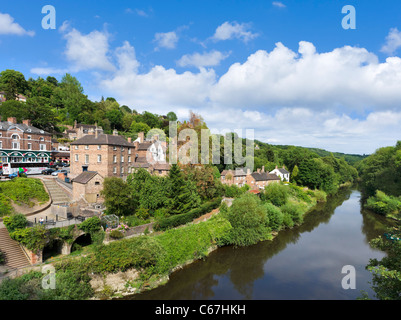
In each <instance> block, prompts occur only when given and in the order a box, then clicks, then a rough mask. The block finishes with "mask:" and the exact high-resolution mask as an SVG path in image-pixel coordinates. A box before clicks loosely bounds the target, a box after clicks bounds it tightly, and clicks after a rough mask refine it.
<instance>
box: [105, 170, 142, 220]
mask: <svg viewBox="0 0 401 320" xmlns="http://www.w3.org/2000/svg"><path fill="white" fill-rule="evenodd" d="M102 195H103V196H104V200H105V205H106V207H107V211H108V213H110V214H115V215H117V216H124V215H130V214H133V212H134V211H135V202H134V200H133V199H132V193H131V189H130V187H129V185H128V184H127V183H126V182H124V181H123V180H122V179H120V178H116V177H108V178H105V179H104V183H103V190H102Z"/></svg>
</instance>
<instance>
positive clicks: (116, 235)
mask: <svg viewBox="0 0 401 320" xmlns="http://www.w3.org/2000/svg"><path fill="white" fill-rule="evenodd" d="M110 237H111V238H113V239H121V238H124V234H123V233H122V232H121V231H118V230H112V231H111V232H110Z"/></svg>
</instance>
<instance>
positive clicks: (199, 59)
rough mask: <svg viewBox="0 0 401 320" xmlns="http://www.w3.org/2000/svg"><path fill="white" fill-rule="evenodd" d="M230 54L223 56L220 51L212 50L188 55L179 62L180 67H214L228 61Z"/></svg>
mask: <svg viewBox="0 0 401 320" xmlns="http://www.w3.org/2000/svg"><path fill="white" fill-rule="evenodd" d="M229 55H230V54H223V53H221V52H220V51H217V50H212V51H210V52H204V53H202V54H201V53H198V52H195V53H193V54H186V55H184V56H182V57H181V59H180V60H178V61H177V64H178V65H179V66H180V67H187V66H194V67H197V68H201V67H213V66H217V65H219V64H220V62H221V61H222V60H224V59H226V58H227V57H228V56H229Z"/></svg>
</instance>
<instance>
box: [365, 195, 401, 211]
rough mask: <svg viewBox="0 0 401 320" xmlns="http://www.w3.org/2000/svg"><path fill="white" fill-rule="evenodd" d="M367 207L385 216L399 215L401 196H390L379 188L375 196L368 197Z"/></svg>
mask: <svg viewBox="0 0 401 320" xmlns="http://www.w3.org/2000/svg"><path fill="white" fill-rule="evenodd" d="M366 207H367V208H368V209H370V210H372V211H374V212H376V213H378V214H381V215H384V216H387V215H390V214H392V215H393V216H397V215H398V214H399V213H400V212H401V197H398V198H397V197H394V196H388V195H386V194H385V193H384V192H382V191H380V190H377V191H376V194H375V196H372V197H369V198H368V200H367V202H366Z"/></svg>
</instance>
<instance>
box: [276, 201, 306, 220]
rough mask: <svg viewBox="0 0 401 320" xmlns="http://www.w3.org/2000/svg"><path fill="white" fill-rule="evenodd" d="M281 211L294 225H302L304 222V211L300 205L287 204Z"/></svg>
mask: <svg viewBox="0 0 401 320" xmlns="http://www.w3.org/2000/svg"><path fill="white" fill-rule="evenodd" d="M280 209H281V211H282V212H283V213H284V214H288V215H289V216H290V217H291V220H292V221H293V223H294V224H301V223H302V222H303V213H304V210H302V208H301V207H300V205H299V204H298V205H297V204H295V203H292V202H287V203H286V204H285V205H283V206H281V208H280Z"/></svg>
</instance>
